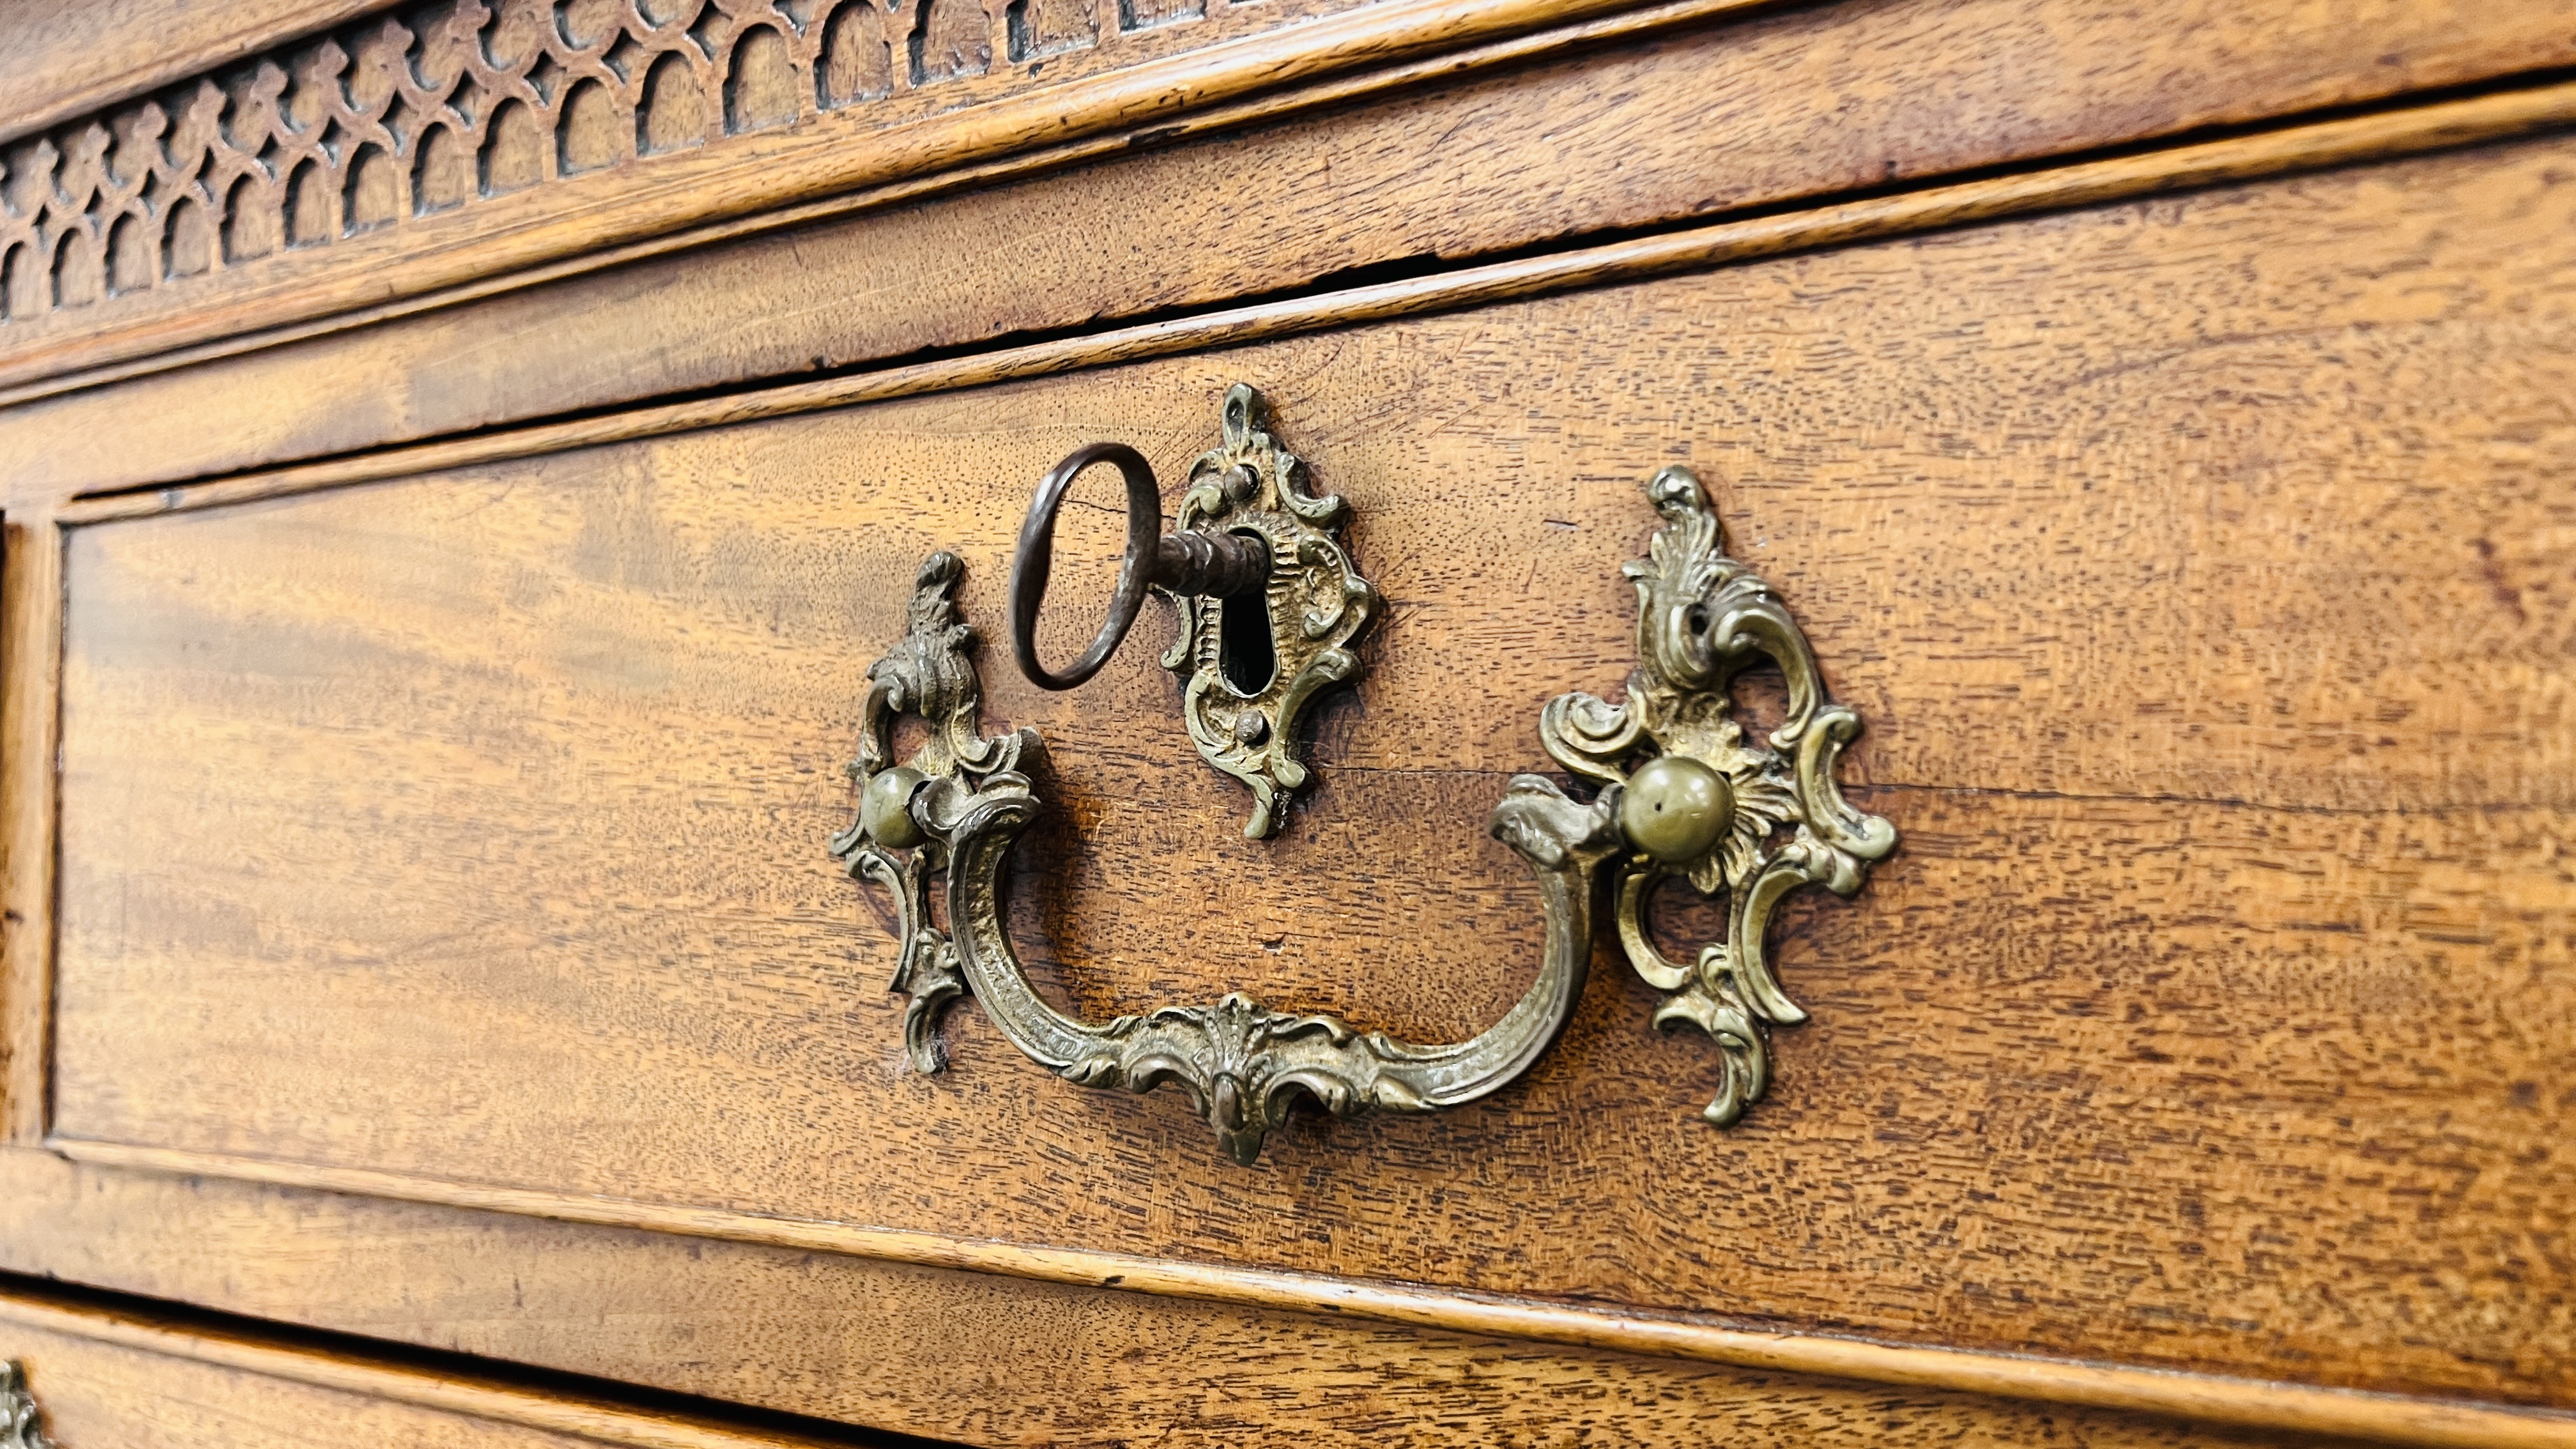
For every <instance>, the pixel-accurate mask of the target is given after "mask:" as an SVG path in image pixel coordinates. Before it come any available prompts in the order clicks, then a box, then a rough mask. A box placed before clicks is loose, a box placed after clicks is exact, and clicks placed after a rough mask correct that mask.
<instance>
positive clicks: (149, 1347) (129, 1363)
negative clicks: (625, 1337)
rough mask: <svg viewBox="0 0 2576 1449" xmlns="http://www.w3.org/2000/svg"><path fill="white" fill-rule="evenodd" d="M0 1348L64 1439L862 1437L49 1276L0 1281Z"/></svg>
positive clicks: (442, 1442)
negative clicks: (703, 1411) (502, 1377)
mask: <svg viewBox="0 0 2576 1449" xmlns="http://www.w3.org/2000/svg"><path fill="white" fill-rule="evenodd" d="M0 1354H5V1355H6V1356H7V1357H8V1358H10V1359H11V1360H13V1361H15V1362H17V1363H19V1364H20V1365H22V1366H23V1368H24V1370H25V1372H26V1383H27V1387H28V1390H29V1392H30V1394H31V1396H32V1397H33V1398H34V1399H35V1401H36V1404H37V1406H38V1410H39V1412H40V1414H41V1416H42V1424H41V1426H42V1428H43V1430H44V1431H45V1434H46V1437H47V1440H48V1441H50V1442H52V1443H55V1444H59V1445H61V1446H63V1449H90V1446H98V1449H107V1446H115V1449H165V1446H166V1449H299V1446H301V1449H316V1446H322V1445H332V1446H340V1445H350V1446H355V1445H367V1446H387V1449H396V1446H399V1449H579V1446H583V1445H599V1444H615V1445H626V1446H633V1449H832V1446H838V1449H866V1446H867V1445H868V1444H869V1443H870V1442H871V1440H869V1439H862V1438H858V1437H855V1436H845V1435H841V1434H838V1433H834V1434H832V1435H831V1437H830V1438H828V1439H818V1438H815V1437H813V1436H811V1435H807V1434H802V1433H797V1432H794V1431H785V1432H779V1431H774V1430H752V1429H746V1428H742V1427H738V1426H736V1425H733V1424H728V1423H725V1422H721V1421H717V1420H712V1419H709V1418H707V1417H705V1416H703V1415H691V1414H685V1413H675V1412H672V1411H670V1410H669V1409H667V1408H663V1409H648V1408H644V1407H640V1406H636V1405H632V1404H619V1403H614V1402H609V1401H603V1400H601V1399H600V1398H598V1397H597V1396H596V1395H595V1394H593V1393H584V1392H582V1391H580V1390H579V1389H569V1390H568V1386H566V1385H563V1384H560V1383H556V1384H550V1385H546V1386H544V1387H538V1386H534V1385H530V1384H527V1383H524V1382H509V1381H499V1380H494V1379H491V1378H489V1377H486V1376H483V1375H479V1374H474V1373H461V1372H458V1371H457V1370H456V1369H455V1368H454V1367H453V1366H452V1365H449V1364H442V1365H440V1366H437V1367H432V1366H429V1365H427V1364H423V1363H418V1362H410V1363H406V1362H403V1361H400V1360H395V1359H390V1358H387V1357H385V1356H384V1355H382V1354H381V1353H377V1352H371V1351H369V1350H367V1349H364V1348H356V1349H353V1348H352V1347H350V1346H347V1345H344V1344H340V1343H316V1342H312V1341H309V1340H280V1339H278V1338H275V1337H272V1336H269V1335H267V1334H265V1333H263V1332H261V1331H259V1330H255V1329H248V1328H245V1327H244V1326H243V1325H241V1324H240V1323H238V1322H227V1321H209V1320H208V1319H206V1318H205V1317H203V1316H190V1315H184V1314H176V1313H173V1312H171V1311H170V1310H169V1309H167V1308H166V1307H163V1306H162V1305H157V1304H148V1303H135V1302H129V1301H115V1302H103V1301H101V1300H100V1299H99V1298H98V1297H97V1296H96V1295H87V1294H83V1295H70V1294H65V1293H63V1292H61V1291H60V1290H58V1289H54V1288H51V1287H50V1286H38V1285H34V1284H9V1285H6V1286H5V1287H0Z"/></svg>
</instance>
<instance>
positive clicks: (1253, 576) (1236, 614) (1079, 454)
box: [1010, 383, 1378, 840]
mask: <svg viewBox="0 0 2576 1449" xmlns="http://www.w3.org/2000/svg"><path fill="white" fill-rule="evenodd" d="M1267 421H1268V420H1267V418H1266V416H1265V410H1264V407H1263V404H1262V400H1261V394H1260V393H1258V392H1256V391H1254V390H1253V389H1252V388H1250V387H1248V386H1246V385H1244V384H1242V383H1236V384H1235V385H1234V386H1233V387H1231V388H1228V389H1227V390H1226V394H1225V406H1224V411H1223V416H1222V419H1221V429H1220V432H1221V437H1222V441H1221V442H1220V444H1219V445H1218V446H1217V447H1215V448H1213V449H1210V450H1209V451H1208V452H1206V453H1204V454H1202V455H1200V457H1199V459H1198V460H1197V461H1196V462H1195V463H1192V464H1191V465H1190V475H1189V483H1188V486H1187V488H1186V489H1185V491H1184V492H1183V494H1182V497H1181V504H1180V511H1179V514H1178V516H1177V517H1176V518H1175V519H1174V522H1173V528H1172V532H1171V533H1169V534H1164V533H1163V532H1162V528H1163V514H1162V499H1161V493H1160V489H1159V487H1158V485H1157V484H1156V482H1155V480H1154V470H1153V467H1152V465H1151V464H1149V463H1147V462H1146V461H1145V458H1144V455H1143V454H1141V453H1138V452H1137V451H1136V450H1135V449H1133V448H1130V447H1128V446H1127V445H1125V444H1123V443H1093V444H1090V445H1089V446H1087V447H1083V448H1080V449H1077V450H1076V451H1074V452H1073V453H1072V454H1070V455H1068V456H1067V457H1066V458H1065V459H1064V461H1062V462H1060V463H1058V464H1057V465H1056V466H1055V467H1054V468H1053V469H1052V470H1050V471H1049V472H1048V473H1047V475H1046V477H1045V478H1044V479H1042V480H1041V481H1040V482H1039V484H1038V491H1037V496H1036V497H1035V498H1034V499H1033V500H1032V501H1031V502H1030V505H1029V515H1028V521H1027V522H1026V523H1025V524H1024V525H1023V526H1022V527H1021V529H1020V544H1019V552H1018V554H1017V555H1016V556H1015V558H1014V559H1013V561H1012V565H1011V590H1010V593H1011V604H1010V608H1011V650H1012V654H1013V656H1014V657H1015V658H1016V659H1017V661H1018V663H1019V666H1020V672H1021V673H1022V674H1024V675H1026V676H1028V679H1029V682H1030V683H1032V684H1036V685H1038V686H1040V687H1041V688H1045V689H1071V688H1073V687H1075V686H1076V685H1079V684H1081V683H1082V682H1083V681H1084V680H1087V679H1089V678H1090V677H1091V676H1092V675H1093V674H1094V673H1096V672H1097V671H1098V670H1099V668H1100V666H1101V665H1102V664H1103V663H1105V662H1106V661H1107V660H1108V658H1109V656H1110V654H1111V653H1113V652H1114V651H1115V650H1116V649H1117V647H1118V645H1119V643H1120V641H1122V640H1123V639H1124V638H1125V637H1126V635H1127V631H1128V630H1129V629H1130V628H1132V627H1134V625H1135V622H1136V616H1137V614H1138V612H1139V611H1140V610H1141V608H1142V606H1143V604H1144V598H1145V594H1146V592H1147V591H1148V589H1151V590H1153V591H1155V592H1159V593H1161V594H1163V595H1164V596H1165V597H1167V598H1169V599H1170V600H1171V601H1172V604H1173V607H1174V608H1175V609H1176V610H1178V611H1179V615H1180V630H1179V634H1178V637H1176V638H1175V639H1174V640H1173V643H1172V647H1171V649H1170V650H1169V651H1168V652H1167V653H1165V654H1164V656H1163V665H1164V667H1165V668H1167V669H1170V670H1171V671H1172V672H1173V673H1175V674H1177V675H1179V676H1180V677H1181V681H1182V697H1181V715H1182V720H1183V722H1184V724H1185V725H1186V726H1187V727H1188V729H1189V734H1190V741H1191V743H1192V744H1194V745H1196V746H1197V747H1198V751H1199V755H1200V757H1201V758H1203V759H1205V760H1206V761H1207V762H1208V763H1209V764H1211V765H1213V766H1215V767H1216V768H1217V769H1219V770H1222V771H1224V772H1225V773H1226V774H1229V775H1232V776H1233V777H1235V778H1236V779H1238V780H1240V781H1242V782H1243V783H1244V785H1245V786H1246V787H1247V788H1248V789H1250V790H1251V791H1252V817H1251V819H1250V820H1249V821H1248V822H1246V823H1245V825H1244V827H1243V833H1244V834H1245V835H1247V836H1249V837H1252V838H1253V839H1256V840H1257V839H1261V838H1263V837H1265V836H1270V835H1274V834H1277V833H1278V831H1279V828H1280V826H1281V825H1282V824H1284V823H1285V821H1286V818H1287V804H1288V800H1289V798H1290V797H1291V796H1293V795H1294V794H1295V792H1296V791H1297V789H1298V788H1299V787H1300V786H1302V785H1304V784H1305V783H1306V781H1307V778H1308V770H1307V767H1306V764H1305V762H1304V761H1303V760H1301V759H1299V758H1298V756H1297V720H1298V716H1299V715H1300V714H1302V713H1303V712H1304V711H1305V708H1306V706H1307V705H1308V704H1309V703H1310V702H1311V701H1312V700H1313V699H1314V697H1315V694H1316V692H1317V691H1319V690H1321V689H1322V688H1324V687H1325V686H1326V685H1329V684H1333V683H1335V682H1338V681H1342V680H1347V679H1350V678H1352V677H1353V676H1354V675H1356V674H1357V673H1358V671H1359V666H1360V662H1359V656H1358V655H1356V654H1354V653H1353V652H1352V651H1351V644H1352V641H1353V640H1355V639H1357V638H1358V637H1359V635H1360V633H1361V631H1362V630H1364V629H1366V628H1367V627H1368V624H1369V621H1370V619H1371V618H1372V617H1373V616H1374V615H1375V614H1376V612H1377V603H1378V598H1377V590H1376V589H1374V588H1373V587H1371V586H1370V584H1369V582H1368V580H1366V579H1364V578H1362V577H1361V576H1360V574H1359V571H1358V569H1356V568H1355V567H1353V565H1352V563H1351V558H1350V555H1349V553H1348V552H1347V551H1346V550H1345V549H1344V548H1343V546H1342V543H1341V540H1340V537H1339V534H1340V529H1341V527H1342V525H1343V523H1344V521H1345V519H1346V518H1347V516H1348V514H1349V506H1348V505H1347V504H1345V503H1344V502H1343V501H1342V500H1341V499H1340V498H1339V497H1337V496H1334V495H1331V494H1326V495H1322V496H1316V495H1314V494H1311V493H1309V492H1308V491H1307V487H1306V483H1307V470H1306V465H1305V463H1304V462H1303V461H1302V460H1301V459H1299V458H1298V457H1297V456H1296V455H1295V454H1293V453H1290V452H1288V451H1287V450H1286V449H1284V448H1282V447H1280V446H1279V444H1278V442H1277V440H1276V439H1274V438H1273V437H1272V436H1271V434H1270V432H1269V430H1268V428H1267V427H1266V426H1265V424H1266V423H1267ZM1099 463H1108V464H1111V465H1114V466H1115V467H1116V468H1117V469H1118V470H1119V472H1120V474H1121V475H1122V476H1123V477H1124V479H1125V481H1126V487H1127V547H1126V552H1125V554H1124V555H1123V557H1122V558H1121V559H1120V563H1119V570H1118V583H1117V586H1116V587H1115V589H1114V590H1113V591H1112V593H1111V595H1110V604H1109V613H1108V617H1107V618H1106V619H1105V620H1104V621H1103V622H1102V624H1101V627H1100V632H1099V633H1098V635H1097V636H1095V637H1094V638H1093V639H1092V641H1091V645H1090V647H1089V648H1087V649H1085V650H1084V651H1083V653H1082V656H1081V658H1080V659H1078V660H1076V661H1075V663H1074V664H1073V665H1072V666H1071V667H1070V668H1068V669H1066V670H1065V671H1064V672H1063V673H1061V674H1058V673H1055V672H1053V671H1050V670H1048V669H1047V668H1046V667H1045V666H1044V665H1043V664H1041V663H1040V662H1039V660H1038V657H1037V616H1038V609H1039V607H1040V606H1041V605H1042V604H1043V602H1044V601H1045V597H1046V586H1047V579H1048V575H1049V573H1050V572H1051V569H1052V565H1053V562H1054V538H1055V516H1056V510H1057V508H1058V507H1059V506H1060V505H1061V504H1062V503H1063V500H1064V495H1065V491H1066V490H1067V489H1068V488H1070V487H1071V486H1072V483H1073V479H1074V477H1075V475H1077V474H1079V473H1080V472H1082V470H1083V469H1085V468H1088V467H1091V466H1092V465H1094V464H1099ZM1256 609H1257V610H1258V611H1259V613H1258V617H1257V618H1256V617H1255V616H1254V615H1253V614H1252V613H1251V612H1249V611H1252V610H1256ZM1255 674H1257V675H1259V676H1260V677H1259V678H1251V677H1247V676H1250V675H1255Z"/></svg>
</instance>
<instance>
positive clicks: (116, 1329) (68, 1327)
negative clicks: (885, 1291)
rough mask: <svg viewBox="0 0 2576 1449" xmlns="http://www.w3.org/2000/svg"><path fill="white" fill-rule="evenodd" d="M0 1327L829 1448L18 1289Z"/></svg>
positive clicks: (534, 1411) (400, 1397)
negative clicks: (213, 1330) (23, 1292)
mask: <svg viewBox="0 0 2576 1449" xmlns="http://www.w3.org/2000/svg"><path fill="white" fill-rule="evenodd" d="M0 1323H8V1324H17V1325H21V1326H23V1327H27V1328H33V1329H39V1330H42V1331H44V1332H48V1333H58V1334H62V1335H64V1336H65V1337H69V1338H81V1339H87V1340H90V1341H91V1342H95V1343H105V1344H113V1345H115V1346H116V1347H119V1348H128V1349H135V1350H139V1351H141V1352H144V1353H152V1354H159V1355H161V1356H163V1357H166V1358H177V1359H187V1360H190V1361H193V1362H196V1363H202V1364H210V1365H213V1366H215V1367H218V1368H227V1369H238V1370H242V1371H245V1372H248V1373H254V1374H261V1375H264V1376H266V1377H269V1378H274V1379H283V1380H286V1381H288V1382H290V1383H299V1384H308V1385H311V1386H313V1387H315V1388H322V1389H336V1390H339V1391H341V1392H344V1393H350V1394H358V1395H363V1396H364V1397H367V1398H371V1399H389V1400H392V1401H394V1402H397V1403H404V1404H412V1405H416V1406H418V1407H420V1408H425V1409H434V1410H438V1411H440V1412H444V1413H450V1414H457V1415H462V1416H465V1417H468V1418H476V1419H489V1420H496V1421H498V1422H501V1423H505V1424H517V1425H522V1426H525V1427H527V1428H531V1429H542V1430H547V1431H549V1432H552V1433H557V1434H570V1435H574V1436H576V1437H579V1438H584V1439H591V1440H596V1441H598V1442H600V1443H604V1444H625V1445H633V1446H636V1449H822V1445H823V1442H824V1441H821V1440H816V1439H811V1438H807V1437H805V1436H802V1435H792V1436H791V1435H779V1434H770V1433H746V1432H743V1431H741V1430H737V1429H731V1428H727V1427H724V1426H722V1425H719V1424H714V1423H710V1422H707V1421H703V1420H696V1419H686V1418H680V1417H676V1416H673V1415H667V1414H660V1413H650V1412H644V1411H639V1410H635V1409H628V1408H621V1407H618V1406H616V1405H612V1404H607V1403H601V1402H597V1401H586V1400H582V1399H575V1398H560V1397H555V1396H551V1395H547V1394H541V1393H537V1392H534V1391H531V1390H528V1389H522V1388H516V1387H513V1386H510V1385H507V1384H501V1383H495V1382H491V1381H488V1380H482V1379H473V1378H464V1377H454V1376H450V1375H446V1374H440V1373H433V1372H429V1371H426V1370H422V1369H417V1368H410V1367H402V1366H397V1365H394V1364H389V1363H382V1362H376V1361H372V1360H369V1359H365V1358H357V1357H351V1356H347V1355H344V1354H337V1353H331V1352H327V1351H320V1350H314V1349H307V1348H290V1347H285V1346H282V1345H278V1344H271V1343H265V1342H261V1341H259V1340H257V1339H251V1338H236V1337H231V1336H228V1335H222V1334H215V1333H208V1332H205V1331H203V1330H201V1329H197V1328H193V1327H189V1326H186V1325H184V1324H182V1323H181V1322H178V1321H176V1320H172V1319H165V1318H162V1317H159V1316H157V1315H147V1314H143V1313H137V1312H130V1311H113V1312H111V1311H104V1310H100V1309H96V1308H90V1307H87V1306H80V1307H75V1306H72V1305H69V1304H65V1303H58V1302H54V1301H51V1300H48V1299H43V1298H33V1297H26V1296H21V1295H17V1294H10V1293H0Z"/></svg>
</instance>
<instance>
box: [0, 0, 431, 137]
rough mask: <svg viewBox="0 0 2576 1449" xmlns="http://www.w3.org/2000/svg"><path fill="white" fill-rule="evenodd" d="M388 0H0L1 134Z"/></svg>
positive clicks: (40, 124) (23, 130)
mask: <svg viewBox="0 0 2576 1449" xmlns="http://www.w3.org/2000/svg"><path fill="white" fill-rule="evenodd" d="M392 3H394V0H82V3H80V4H77V5H66V4H62V3H61V0H0V97H6V100H5V101H0V141H13V140H16V139H17V138H18V137H20V136H23V135H25V134H27V133H28V132H30V131H36V130H41V129H43V128H44V127H47V126H50V125H53V124H54V123H56V122H58V121H64V120H69V119H71V118H72V117H74V116H77V115H79V114H81V113H82V112H84V111H87V110H90V109H93V108H95V107H98V106H104V105H108V104H111V103H113V102H116V101H120V100H123V99H125V98H126V97H128V96H132V95H136V94H139V93H141V92H143V91H147V90H150V89H152V88H153V87H155V86H159V85H164V84H167V83H168V82H170V81H174V80H177V79H179V78H180V77H182V76H187V75H193V74H195V73H197V72H199V71H204V70H211V69H213V68H215V67H217V66H220V65H224V64H227V63H229V62H232V61H236V60H239V59H240V58H241V57H243V56H245V55H250V54H253V53H256V52H258V51H261V50H265V49H267V48H269V47H270V46H273V45H276V44H278V43H279V42H281V41H285V40H290V39H293V38H294V37H296V36H299V35H307V34H310V33H312V32H313V31H316V30H321V29H325V28H327V27H329V26H332V25H335V24H338V23H339V22H340V21H342V20H346V19H348V18H349V17H350V16H352V15H359V14H363V13H365V12H366V11H368V10H372V9H381V8H384V7H385V6H387V5H390V4H392Z"/></svg>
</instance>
